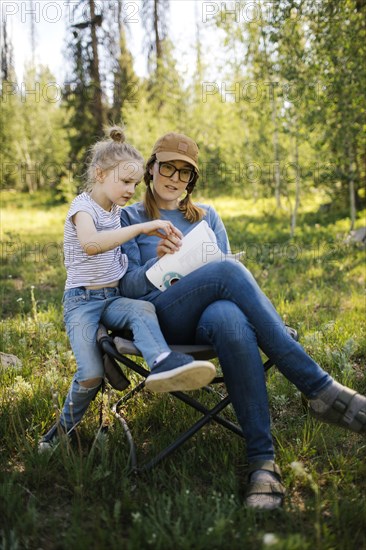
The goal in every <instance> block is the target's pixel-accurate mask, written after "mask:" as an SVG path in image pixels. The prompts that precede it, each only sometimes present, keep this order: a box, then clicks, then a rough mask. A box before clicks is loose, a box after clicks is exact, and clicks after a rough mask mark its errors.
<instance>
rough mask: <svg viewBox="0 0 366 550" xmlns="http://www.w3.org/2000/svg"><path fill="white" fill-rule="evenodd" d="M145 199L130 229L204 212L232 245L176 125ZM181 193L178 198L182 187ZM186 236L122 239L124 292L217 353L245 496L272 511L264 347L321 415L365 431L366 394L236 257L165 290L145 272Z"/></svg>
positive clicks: (184, 225)
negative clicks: (312, 347)
mask: <svg viewBox="0 0 366 550" xmlns="http://www.w3.org/2000/svg"><path fill="white" fill-rule="evenodd" d="M144 179H145V183H146V186H147V190H146V195H145V200H144V202H143V203H136V204H134V205H132V206H128V207H127V208H125V209H124V210H123V211H122V214H121V223H122V226H123V227H127V226H129V225H132V224H135V223H141V222H145V221H148V220H152V219H158V218H160V219H166V220H169V221H171V222H172V223H173V224H174V226H175V227H176V228H178V229H179V230H180V231H181V232H182V233H183V234H186V233H187V232H188V231H190V230H191V229H192V228H193V227H194V226H195V225H196V224H197V223H199V221H200V220H202V219H204V220H205V221H206V222H207V223H208V225H209V226H210V227H211V229H212V230H213V231H214V233H215V235H216V238H217V242H218V245H219V247H220V249H221V250H222V251H223V252H225V253H226V252H228V251H229V242H228V238H227V234H226V230H225V227H224V225H223V223H222V221H221V219H220V218H219V216H218V214H217V213H216V212H215V210H214V209H213V208H212V207H210V206H206V205H203V204H199V205H198V204H193V203H192V201H191V193H192V191H193V189H194V187H195V184H196V181H197V179H198V147H197V145H196V143H195V142H194V141H193V140H192V139H190V138H189V137H187V136H185V135H183V134H176V133H169V134H166V135H164V136H162V137H161V138H160V139H159V140H158V141H157V142H156V144H155V146H154V148H153V151H152V155H151V157H150V159H149V160H148V162H147V165H146V171H145V175H144ZM184 193H186V194H185V196H184V198H183V199H181V197H182V195H183V194H184ZM179 246H180V240H179V238H177V237H175V236H172V237H167V238H165V239H162V240H158V239H157V238H156V237H150V236H147V235H139V236H137V237H136V238H135V239H132V240H130V241H128V242H127V243H125V244H124V245H123V251H124V252H125V253H126V254H127V256H128V258H129V267H128V272H127V273H126V275H125V277H124V278H123V279H122V281H121V285H120V288H121V293H122V295H124V296H128V297H130V298H139V299H144V300H148V301H150V302H152V303H153V304H154V305H155V308H156V312H157V315H158V318H159V322H160V326H161V329H162V332H163V334H164V336H165V338H166V339H167V341H168V342H169V343H170V344H186V343H194V342H196V343H200V344H202V343H205V344H211V345H212V346H213V347H214V348H215V350H216V352H217V354H218V357H219V360H220V364H221V367H222V370H223V374H224V377H225V383H226V386H227V389H228V392H229V395H230V398H231V401H232V403H233V406H234V409H235V412H236V415H237V417H238V421H239V423H240V425H241V427H242V430H243V433H244V436H245V439H246V443H247V455H248V461H249V473H248V491H247V497H246V502H247V505H248V506H250V507H256V508H262V509H273V508H277V507H279V506H280V505H281V504H282V501H283V495H284V489H283V486H282V484H281V478H280V471H279V468H278V466H277V465H276V464H275V461H274V448H273V441H272V436H271V430H270V414H269V406H268V399H267V392H266V384H265V377H264V370H263V365H262V361H261V357H260V354H259V350H258V346H259V347H260V348H261V349H262V350H263V351H264V352H265V354H266V355H267V356H268V357H269V358H271V359H272V360H273V361H274V363H275V364H276V366H277V367H278V369H279V370H280V371H281V372H282V374H284V375H285V376H286V378H288V379H289V380H290V381H291V382H293V383H294V384H295V385H296V387H297V388H298V389H299V390H300V391H301V392H303V393H304V394H305V395H306V396H307V397H308V399H309V408H310V411H311V412H312V414H313V415H314V416H316V417H317V418H319V419H320V420H323V421H325V422H333V423H336V424H338V425H339V426H343V427H346V428H348V429H350V430H353V431H356V432H363V433H364V434H365V433H366V398H365V397H363V396H361V395H359V394H357V393H356V392H354V391H352V390H350V389H349V388H346V387H344V386H342V385H341V384H339V383H337V382H336V381H335V380H333V379H332V377H331V376H330V375H329V374H327V373H326V372H325V371H324V370H322V369H321V368H320V366H319V365H317V363H315V361H313V359H311V358H310V357H309V356H308V355H307V354H306V353H305V351H304V350H303V348H302V347H301V346H300V345H299V344H298V343H297V342H295V341H294V340H293V338H291V336H290V335H289V334H288V333H287V331H286V329H285V326H284V324H283V322H282V320H281V319H280V317H279V315H278V314H277V312H276V310H275V309H274V307H273V305H272V304H271V302H270V301H269V300H268V298H267V297H266V296H265V295H264V294H263V292H262V291H261V290H260V288H259V287H258V285H257V283H256V281H255V280H254V278H253V276H252V275H251V274H250V272H249V271H248V270H247V269H246V268H245V267H244V266H243V265H242V264H240V263H239V262H236V261H232V260H226V261H222V262H216V263H209V264H206V265H204V266H203V267H201V268H199V269H197V270H196V271H194V272H192V273H190V274H189V275H187V276H186V277H184V278H183V279H181V280H179V281H178V282H177V283H176V284H174V285H172V286H170V287H169V288H168V289H166V290H165V291H164V292H161V291H159V290H157V289H156V288H155V287H154V286H153V285H152V284H151V283H150V282H149V280H148V279H147V277H146V271H147V270H148V269H149V268H150V267H151V266H152V265H153V264H154V263H155V262H156V261H157V260H158V259H159V257H161V256H163V255H164V254H167V253H174V252H175V251H176V250H178V249H179Z"/></svg>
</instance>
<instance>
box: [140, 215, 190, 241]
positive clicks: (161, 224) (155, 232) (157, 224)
mask: <svg viewBox="0 0 366 550" xmlns="http://www.w3.org/2000/svg"><path fill="white" fill-rule="evenodd" d="M140 228H141V233H143V234H144V235H149V236H154V237H161V238H162V239H166V238H167V237H168V238H171V239H173V241H174V242H175V243H176V245H177V246H178V248H179V247H180V246H181V244H180V241H181V239H182V238H183V235H182V233H181V231H179V229H178V228H177V227H175V226H174V225H173V224H172V222H170V221H168V220H153V221H151V222H146V223H142V224H140Z"/></svg>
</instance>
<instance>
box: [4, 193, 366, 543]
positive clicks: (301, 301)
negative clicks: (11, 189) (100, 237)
mask: <svg viewBox="0 0 366 550" xmlns="http://www.w3.org/2000/svg"><path fill="white" fill-rule="evenodd" d="M202 200H203V201H204V202H206V201H205V199H204V198H203V199H202ZM208 202H210V203H211V204H213V205H214V206H215V207H216V208H217V210H218V211H219V212H220V214H221V215H222V217H223V219H224V221H225V224H226V225H227V228H228V233H229V237H230V240H231V243H232V246H233V248H234V249H237V250H245V251H246V257H245V259H244V262H245V263H246V265H247V266H248V267H249V268H250V269H251V270H252V271H253V273H254V275H255V277H256V278H257V280H258V281H259V283H260V285H261V287H262V288H263V289H264V290H265V292H266V293H267V294H268V295H269V296H270V298H271V299H272V301H273V302H274V303H275V305H276V306H277V308H278V310H279V311H280V313H281V315H282V316H283V317H284V318H285V320H286V321H287V322H288V323H289V324H291V325H292V326H294V327H295V328H297V329H298V331H299V333H300V337H301V342H302V344H303V345H304V347H305V348H306V350H307V351H308V352H309V353H310V354H311V355H312V356H313V357H314V358H315V359H316V360H317V361H319V363H320V364H321V365H322V366H324V367H325V368H326V369H327V370H328V371H329V372H331V373H332V374H333V375H334V376H336V377H337V379H339V380H340V381H343V382H346V383H347V384H349V385H350V386H351V387H353V388H355V389H357V390H358V391H363V392H366V375H365V358H366V338H365V302H364V275H365V271H364V249H362V248H361V247H359V246H358V245H355V244H352V243H349V242H348V241H347V235H348V230H349V219H348V218H347V212H345V213H344V215H342V216H340V215H339V213H338V214H337V215H336V214H334V213H333V214H332V213H330V214H327V215H323V214H320V213H317V212H318V208H319V205H320V204H322V203H323V202H325V198H324V197H318V196H316V195H315V196H313V195H309V196H307V197H304V199H303V206H302V208H301V212H300V214H299V220H298V227H297V230H296V233H295V238H294V239H292V240H291V239H290V237H289V227H290V225H289V212H288V211H287V210H284V211H277V210H276V208H275V203H274V201H273V200H272V199H262V200H261V201H260V202H258V203H254V202H253V201H251V200H244V199H240V198H238V199H236V198H235V199H233V198H229V197H224V198H220V199H218V200H211V199H210V200H209V201H208ZM66 211H67V205H62V206H52V205H51V203H50V197H47V196H46V197H45V196H43V197H40V196H38V195H33V196H23V195H17V194H12V193H6V194H4V196H3V201H2V227H1V231H2V259H3V262H2V268H1V278H2V281H1V282H2V285H1V287H2V323H1V349H2V351H4V352H7V353H13V354H15V355H16V356H17V357H18V358H19V359H20V360H21V361H22V366H21V367H20V368H18V369H16V368H10V369H6V370H5V369H2V370H1V372H0V376H1V387H0V407H1V411H2V412H1V417H0V464H1V468H0V541H1V542H0V545H1V546H2V547H4V548H68V549H69V548H75V549H76V548H77V549H78V550H79V549H80V548H81V549H83V548H85V549H86V548H87V549H88V550H89V549H91V548H92V549H93V548H95V549H100V548H107V547H108V548H111V549H113V548H116V549H117V548H128V549H140V548H150V547H151V548H159V549H163V550H165V549H170V548H172V547H176V548H179V549H181V548H184V549H185V548H186V549H193V548H194V549H195V550H196V549H206V548H209V549H210V550H211V549H220V550H222V549H225V548H230V550H231V549H238V550H239V549H240V550H241V549H242V548H246V547H248V548H260V549H261V548H267V547H268V541H272V543H273V544H272V548H274V549H276V550H278V549H281V550H283V549H288V550H296V549H298V550H303V549H306V548H309V549H313V548H316V549H317V550H320V549H321V550H323V549H329V550H330V549H333V548H342V550H344V549H345V550H347V549H349V550H351V549H352V550H353V549H354V548H362V547H363V546H365V545H366V534H365V530H364V525H365V522H366V503H365V499H364V494H365V490H366V481H365V480H366V470H365V453H366V444H365V443H364V440H363V439H362V438H361V437H360V436H358V435H356V434H348V433H345V432H343V431H342V430H340V429H336V428H333V427H331V426H320V424H319V423H317V422H316V421H314V420H313V419H311V418H309V417H308V416H307V414H306V412H305V411H304V409H303V407H302V402H301V397H300V395H299V392H298V390H297V389H296V388H295V387H294V386H293V385H292V384H290V383H289V382H288V381H287V380H286V379H285V378H284V377H283V376H282V375H280V374H279V373H278V372H277V371H276V370H275V369H272V370H271V371H270V373H269V376H268V392H269V399H270V405H271V413H272V419H273V433H274V435H275V439H276V449H277V460H278V462H279V464H280V465H281V467H282V469H283V473H284V481H285V485H286V486H287V490H288V497H287V501H286V505H285V509H284V511H282V512H278V513H276V514H267V515H262V516H256V515H255V514H253V513H251V512H249V511H248V510H246V509H245V508H244V506H243V492H244V486H245V467H246V455H245V445H243V443H242V441H241V440H240V439H239V438H236V437H235V436H234V435H230V434H229V433H226V432H224V431H223V430H222V429H221V428H220V427H219V426H208V427H205V429H204V430H203V431H202V432H200V434H199V435H197V436H196V437H195V438H194V439H193V440H191V441H190V442H189V443H187V444H186V445H185V447H183V449H181V450H180V451H178V452H177V453H175V455H172V457H171V458H170V459H168V460H167V461H166V462H165V463H163V464H162V465H160V466H159V467H158V468H157V469H156V470H155V471H154V472H153V473H152V474H151V475H150V476H148V477H144V478H139V479H136V480H135V479H134V478H131V477H129V476H128V475H127V468H128V456H129V451H128V447H127V444H126V441H125V438H124V435H123V433H122V430H121V428H120V426H119V425H116V424H114V423H112V426H111V429H110V431H109V435H108V439H107V440H101V441H98V442H96V440H95V435H96V434H97V432H98V426H99V423H98V418H99V405H100V397H98V398H97V400H96V401H95V402H94V403H93V404H92V406H91V407H90V410H89V411H88V413H87V415H86V418H85V419H84V420H83V423H82V425H81V427H80V430H79V434H80V445H76V447H70V448H68V447H65V448H60V449H59V450H58V451H57V452H56V453H55V454H54V455H53V456H52V457H45V456H40V455H38V453H37V451H36V444H37V441H38V438H39V437H40V435H41V434H42V433H43V432H44V431H45V430H46V429H47V428H48V427H49V426H50V425H51V424H52V422H53V420H54V418H55V415H57V414H58V411H59V410H60V407H61V405H62V401H63V398H64V395H65V392H66V390H67V387H68V385H69V382H70V379H71V376H72V373H73V372H74V369H75V361H74V358H73V356H72V354H71V352H70V349H69V344H68V341H67V338H66V335H65V331H64V326H63V321H62V311H61V303H60V301H61V296H62V291H63V285H64V280H65V272H64V267H63V258H62V233H63V223H64V216H65V214H66ZM363 214H364V213H361V214H360V217H359V219H358V220H357V226H361V225H362V224H363V223H364V222H363V217H362V215H363ZM110 397H111V399H112V400H113V399H116V398H117V396H116V395H115V394H112V395H111V396H110ZM206 399H207V404H210V403H211V402H213V398H212V396H207V398H206ZM105 414H106V415H107V416H109V415H108V413H107V411H106V412H105ZM126 414H127V415H128V417H129V419H130V422H131V426H132V428H133V431H134V434H135V436H136V440H137V443H138V448H139V455H140V458H141V457H148V456H150V454H151V453H153V452H154V451H157V450H158V449H160V448H161V446H162V445H164V444H166V443H168V442H169V441H171V439H172V438H173V437H174V435H175V434H178V433H180V432H181V431H183V430H184V428H185V427H186V426H187V424H189V423H190V422H193V421H194V420H195V419H196V418H197V417H198V415H197V413H196V412H194V411H192V410H190V409H187V408H186V407H185V406H184V405H182V404H179V403H177V402H176V401H173V400H172V399H171V398H170V397H169V396H154V395H152V394H147V393H146V394H141V396H140V397H139V398H137V399H136V400H135V401H131V402H130V403H129V404H128V405H126ZM229 416H230V418H231V419H233V418H234V415H233V412H232V411H229ZM294 461H300V462H301V463H302V465H303V466H302V467H303V468H305V470H304V471H305V474H301V472H300V473H299V471H296V469H295V470H294V469H293V468H291V467H290V464H291V462H294ZM268 535H271V536H270V537H269V536H268Z"/></svg>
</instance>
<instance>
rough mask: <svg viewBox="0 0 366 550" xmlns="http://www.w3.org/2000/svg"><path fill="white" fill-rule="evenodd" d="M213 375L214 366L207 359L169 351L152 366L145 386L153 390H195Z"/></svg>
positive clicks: (209, 380) (207, 382) (206, 382)
mask: <svg viewBox="0 0 366 550" xmlns="http://www.w3.org/2000/svg"><path fill="white" fill-rule="evenodd" d="M215 376H216V369H215V366H214V365H213V364H212V363H210V362H209V361H201V360H199V361H196V360H195V359H194V357H192V356H191V355H186V354H184V353H176V352H171V353H169V355H168V357H166V358H165V359H163V360H162V361H160V362H159V363H158V364H157V365H156V367H153V368H152V371H151V374H150V375H149V376H148V377H147V378H146V382H145V387H146V388H147V389H148V390H151V391H155V392H171V391H185V390H197V389H198V388H202V386H206V385H207V384H209V383H210V382H211V381H212V380H213V379H214V378H215Z"/></svg>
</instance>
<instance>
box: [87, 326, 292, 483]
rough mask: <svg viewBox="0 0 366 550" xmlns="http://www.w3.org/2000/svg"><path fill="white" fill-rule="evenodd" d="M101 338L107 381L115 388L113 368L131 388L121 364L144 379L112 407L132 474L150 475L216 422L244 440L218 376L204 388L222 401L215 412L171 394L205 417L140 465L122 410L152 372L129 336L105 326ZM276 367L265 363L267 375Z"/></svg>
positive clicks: (191, 349)
mask: <svg viewBox="0 0 366 550" xmlns="http://www.w3.org/2000/svg"><path fill="white" fill-rule="evenodd" d="M286 329H287V331H288V332H289V334H290V335H291V336H292V338H294V339H295V340H297V339H298V335H297V332H296V330H295V329H293V328H291V327H286ZM97 339H98V343H99V346H100V348H101V350H102V353H103V354H104V363H105V366H106V373H107V376H106V378H107V380H108V378H109V380H110V381H111V385H113V382H112V380H111V378H110V377H109V376H108V372H109V373H110V371H111V369H112V371H113V373H114V374H116V373H117V376H119V377H120V380H122V385H121V384H119V389H126V388H127V387H128V386H129V385H130V382H129V380H128V379H127V378H126V377H125V373H124V372H123V373H122V371H121V369H120V367H119V365H118V363H121V364H122V365H124V366H125V367H127V369H130V370H131V371H132V372H134V373H136V374H138V375H139V377H141V378H142V380H141V381H140V382H138V383H136V384H135V386H134V387H133V388H132V389H131V390H129V391H128V392H127V393H125V394H124V395H123V396H122V397H120V398H119V399H118V401H117V402H116V403H114V404H113V405H112V408H111V411H112V413H113V415H114V416H115V418H117V419H118V421H119V422H120V424H121V426H122V428H123V430H124V433H125V435H126V438H127V441H128V444H129V448H130V463H131V471H132V473H134V474H139V473H142V472H147V471H149V470H151V469H152V468H153V467H154V466H156V465H157V464H159V463H160V462H161V461H162V460H164V459H165V458H166V457H168V456H169V455H170V454H171V453H172V452H174V451H175V450H176V449H178V448H179V447H180V446H181V445H183V444H184V443H185V442H186V441H188V439H190V438H191V437H192V436H193V435H195V434H196V433H197V432H198V431H199V430H200V429H201V428H202V427H203V426H205V425H206V424H208V423H209V422H216V423H217V424H220V425H221V426H223V427H224V428H226V429H228V430H230V431H231V432H233V433H234V434H236V435H237V436H239V437H244V436H243V432H242V429H241V428H240V426H239V425H238V424H235V423H233V422H231V421H230V420H227V419H226V418H224V417H223V416H221V415H220V413H221V412H222V411H223V410H224V409H225V408H226V407H228V405H230V403H231V400H230V397H229V396H228V395H222V393H220V392H218V391H217V390H216V389H214V388H215V385H217V384H222V383H225V381H224V377H223V376H216V377H215V378H214V379H213V381H212V382H211V384H210V385H209V386H205V387H204V388H202V390H203V391H205V392H210V393H214V394H216V395H217V396H219V398H220V401H219V402H218V403H217V404H216V405H215V406H214V407H213V408H211V409H209V408H207V407H206V406H205V405H203V404H202V403H201V402H200V401H199V400H198V399H196V398H194V397H192V395H189V394H188V393H186V392H182V391H175V392H171V393H170V395H172V396H174V397H175V398H176V399H178V400H180V401H182V402H183V403H185V404H186V405H188V406H190V407H192V408H194V409H195V410H196V411H198V412H200V413H201V414H202V417H201V418H200V419H199V420H198V421H197V422H195V423H194V424H193V425H192V426H191V427H190V428H189V429H187V430H186V431H185V432H183V433H182V434H180V435H179V436H178V437H177V438H176V439H175V440H174V441H173V442H172V443H171V444H170V445H168V446H167V447H165V448H164V449H162V450H161V451H160V452H159V453H158V454H157V455H156V456H154V457H153V458H152V459H151V460H148V461H147V462H145V463H143V464H141V465H139V464H138V460H137V451H136V445H135V442H134V439H133V436H132V433H131V430H130V428H129V426H128V423H127V421H126V419H125V418H124V416H123V415H122V413H121V408H122V406H123V405H125V404H126V403H127V401H129V400H130V399H131V398H133V397H134V396H136V395H137V394H138V393H140V392H141V391H143V389H144V386H145V379H146V378H147V377H148V376H149V374H150V371H149V370H147V369H146V368H144V367H142V366H141V365H139V364H138V363H137V362H135V361H133V360H132V359H131V358H130V357H131V356H137V357H141V353H140V352H139V350H138V349H137V348H136V347H135V346H134V344H133V342H132V341H131V340H130V339H127V338H126V337H121V336H118V335H114V334H108V332H107V330H106V329H105V328H104V327H103V326H101V327H100V329H99V332H98V337H97ZM170 348H171V349H172V351H177V352H180V353H189V354H190V355H192V356H193V357H195V358H196V359H207V360H209V359H213V358H216V357H217V356H216V354H215V351H214V350H213V348H212V347H211V346H204V345H192V346H174V345H172V346H170ZM273 364H274V363H273V362H272V361H271V360H270V359H267V361H265V362H264V364H263V368H264V371H265V372H266V371H268V370H269V369H270V368H271V367H272V366H273ZM107 365H108V369H107ZM114 387H117V386H114Z"/></svg>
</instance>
